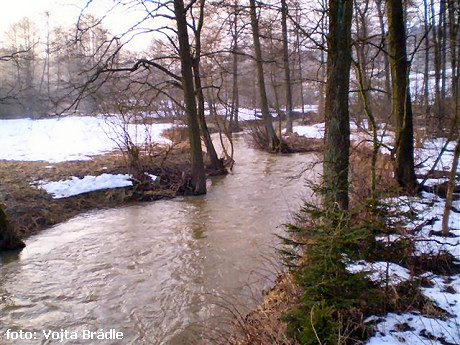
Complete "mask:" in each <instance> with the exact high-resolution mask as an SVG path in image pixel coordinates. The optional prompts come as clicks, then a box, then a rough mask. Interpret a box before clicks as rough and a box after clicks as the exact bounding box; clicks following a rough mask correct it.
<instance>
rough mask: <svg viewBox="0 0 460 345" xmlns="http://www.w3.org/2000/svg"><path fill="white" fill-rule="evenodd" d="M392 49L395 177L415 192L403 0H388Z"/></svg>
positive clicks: (408, 189)
mask: <svg viewBox="0 0 460 345" xmlns="http://www.w3.org/2000/svg"><path fill="white" fill-rule="evenodd" d="M387 12H388V13H387V16H388V48H389V53H390V63H391V84H392V89H391V91H392V114H393V116H394V119H395V127H396V138H395V148H394V150H395V151H396V157H395V159H396V161H395V177H396V180H397V181H398V183H399V185H400V186H401V187H402V188H404V189H405V190H406V191H407V192H410V193H412V192H414V191H415V189H416V186H417V179H416V176H415V169H414V129H413V121H412V103H411V97H410V89H409V84H408V79H409V64H408V61H407V53H406V28H405V24H404V11H403V4H402V0H388V2H387Z"/></svg>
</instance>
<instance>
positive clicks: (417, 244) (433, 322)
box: [294, 123, 460, 345]
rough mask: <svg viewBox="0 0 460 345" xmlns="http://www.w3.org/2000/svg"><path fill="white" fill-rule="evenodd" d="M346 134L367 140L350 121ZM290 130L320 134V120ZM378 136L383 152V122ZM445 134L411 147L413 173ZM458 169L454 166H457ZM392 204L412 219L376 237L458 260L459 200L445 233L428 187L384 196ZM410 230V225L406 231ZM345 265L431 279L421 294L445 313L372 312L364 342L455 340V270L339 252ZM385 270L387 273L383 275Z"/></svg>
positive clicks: (374, 275)
mask: <svg viewBox="0 0 460 345" xmlns="http://www.w3.org/2000/svg"><path fill="white" fill-rule="evenodd" d="M350 127H351V140H353V141H354V142H355V144H356V143H365V144H366V145H372V144H371V135H370V133H369V132H366V131H364V130H362V129H359V128H358V127H357V126H356V125H353V124H352V123H351V124H350ZM294 131H295V132H296V133H297V134H299V135H301V136H304V137H306V138H314V139H318V138H323V137H324V123H320V124H315V125H312V126H296V127H294ZM378 135H379V140H380V141H381V142H382V143H383V144H384V146H383V147H382V148H381V151H382V152H383V153H388V152H389V151H388V148H391V147H392V146H393V144H394V133H393V132H391V131H385V130H384V128H383V127H380V128H379V130H378ZM445 143H446V139H443V138H439V139H430V140H425V141H424V142H423V143H422V145H419V147H416V148H415V152H414V153H415V160H416V165H417V173H418V174H426V173H427V172H428V171H429V170H430V169H431V168H432V166H433V164H434V162H435V160H436V158H437V157H438V155H439V154H440V152H441V149H442V147H443V146H444V145H445ZM454 146H455V143H454V142H450V143H449V144H448V145H447V150H446V151H445V152H444V153H443V155H442V157H441V159H440V161H439V163H438V165H437V166H436V170H444V171H449V170H450V169H451V165H452V159H453V149H454ZM458 171H459V172H460V169H458ZM445 181H446V179H445V178H440V179H433V178H432V179H429V180H427V185H431V186H432V185H435V184H439V183H443V182H445ZM387 201H389V202H391V203H392V204H394V205H395V206H394V207H395V208H397V209H398V210H399V212H407V211H409V210H411V211H415V213H416V214H417V218H416V220H409V219H403V220H404V221H405V222H406V229H407V230H409V231H408V232H407V234H404V235H391V236H384V237H380V238H377V240H379V241H382V242H393V241H398V240H404V239H410V240H411V241H413V243H414V255H434V256H436V255H438V254H440V253H443V252H447V253H450V254H451V255H452V256H453V257H454V258H455V260H456V261H457V262H456V263H457V264H460V213H459V210H460V200H458V201H455V202H454V205H453V206H454V208H453V210H452V211H451V213H450V218H449V227H450V233H451V237H442V236H440V235H439V232H440V230H441V220H442V215H443V211H444V206H445V200H444V199H442V198H440V197H438V196H436V195H434V194H431V193H426V192H423V193H421V194H420V195H419V196H417V197H406V196H401V197H397V198H393V199H392V200H387ZM410 230H412V231H410ZM344 260H345V262H346V263H347V269H348V271H349V272H351V273H357V272H367V273H368V279H370V280H372V281H375V282H380V284H383V285H384V284H386V283H387V281H386V279H387V278H388V283H389V284H390V285H397V284H400V283H401V282H404V281H407V280H413V279H417V278H422V277H423V278H424V279H425V281H426V280H428V281H430V282H431V286H430V287H423V288H421V293H422V294H423V296H425V297H426V298H428V299H429V300H431V303H432V304H433V305H434V306H436V307H439V308H441V309H443V310H444V311H445V312H446V314H445V315H447V316H446V317H435V316H433V315H431V316H430V315H424V314H422V313H420V312H418V311H408V312H406V313H402V314H394V313H389V314H387V315H385V316H384V317H381V316H372V317H370V318H368V320H366V322H369V323H371V322H372V323H374V324H375V325H376V333H375V335H374V336H373V337H372V338H371V339H370V340H369V341H368V342H367V344H368V345H382V344H393V345H396V344H410V345H422V344H439V345H445V344H460V275H459V274H457V275H453V276H441V275H437V274H434V273H432V272H424V273H422V274H420V275H419V276H413V275H411V273H410V271H409V269H408V268H406V267H403V266H400V265H398V264H396V263H394V262H383V261H380V262H365V261H359V262H352V261H348V259H347V258H344ZM387 274H388V276H387Z"/></svg>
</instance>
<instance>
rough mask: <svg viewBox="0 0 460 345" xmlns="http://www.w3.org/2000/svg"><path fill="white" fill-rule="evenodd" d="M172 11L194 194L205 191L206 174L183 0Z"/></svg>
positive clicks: (176, 1) (178, 0) (176, 3)
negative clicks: (177, 41) (177, 45)
mask: <svg viewBox="0 0 460 345" xmlns="http://www.w3.org/2000/svg"><path fill="white" fill-rule="evenodd" d="M174 13H175V17H176V25H177V37H178V40H179V57H180V62H181V74H182V86H183V89H184V100H185V108H186V112H187V124H188V132H189V142H190V153H191V164H192V178H191V181H190V184H191V188H192V192H193V193H194V194H205V193H206V176H205V171H204V163H203V152H202V150H201V138H200V127H199V124H198V113H197V107H196V98H195V85H194V80H193V73H192V68H193V61H192V56H191V54H190V41H189V37H188V32H187V17H186V12H185V8H184V1H183V0H174Z"/></svg>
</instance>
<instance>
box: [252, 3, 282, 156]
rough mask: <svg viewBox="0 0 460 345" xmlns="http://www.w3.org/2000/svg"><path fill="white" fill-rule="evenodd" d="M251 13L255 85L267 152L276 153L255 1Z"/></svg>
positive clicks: (278, 141)
mask: <svg viewBox="0 0 460 345" xmlns="http://www.w3.org/2000/svg"><path fill="white" fill-rule="evenodd" d="M249 4H250V12H251V27H252V38H253V42H254V54H255V59H256V61H255V63H256V67H257V85H258V88H259V96H260V108H261V111H262V116H263V118H264V123H265V130H266V132H267V139H268V149H269V151H272V152H273V151H278V150H279V149H280V140H279V139H278V137H277V136H276V133H275V130H274V128H273V122H272V117H271V115H270V111H269V109H268V99H267V91H266V89H265V79H264V68H263V59H262V48H261V45H260V34H259V20H258V18H257V11H256V1H255V0H249Z"/></svg>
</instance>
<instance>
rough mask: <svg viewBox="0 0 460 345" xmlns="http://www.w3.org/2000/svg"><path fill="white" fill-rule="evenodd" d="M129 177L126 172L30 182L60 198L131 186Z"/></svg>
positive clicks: (54, 197) (55, 197)
mask: <svg viewBox="0 0 460 345" xmlns="http://www.w3.org/2000/svg"><path fill="white" fill-rule="evenodd" d="M130 178H131V175H128V174H118V175H112V174H102V175H99V176H91V175H88V176H85V177H83V178H78V177H75V176H72V177H71V178H70V179H69V180H61V181H53V182H48V181H37V182H33V183H32V184H33V185H35V186H37V187H38V188H40V189H44V190H46V191H47V192H48V193H49V194H51V195H52V197H53V199H61V198H68V197H71V196H75V195H79V194H82V193H87V192H92V191H95V190H101V189H110V188H120V187H128V186H132V185H133V182H132V181H131V180H130Z"/></svg>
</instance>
